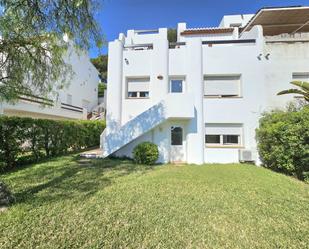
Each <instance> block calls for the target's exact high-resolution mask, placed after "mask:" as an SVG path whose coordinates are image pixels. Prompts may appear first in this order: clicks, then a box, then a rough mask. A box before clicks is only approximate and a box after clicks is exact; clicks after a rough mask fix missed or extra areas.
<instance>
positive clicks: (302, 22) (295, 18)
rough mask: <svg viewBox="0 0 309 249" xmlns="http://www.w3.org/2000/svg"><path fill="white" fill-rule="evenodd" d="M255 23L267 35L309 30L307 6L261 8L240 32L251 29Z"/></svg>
mask: <svg viewBox="0 0 309 249" xmlns="http://www.w3.org/2000/svg"><path fill="white" fill-rule="evenodd" d="M255 25H261V26H262V27H263V34H264V35H269V36H272V35H279V34H283V33H289V34H293V33H296V32H309V7H308V6H304V7H302V6H291V7H275V8H271V7H269V8H262V9H260V10H259V11H258V12H257V13H256V14H255V15H254V16H253V17H252V19H251V20H250V21H249V22H248V23H247V25H246V26H245V27H244V28H243V30H242V32H245V31H249V30H251V28H252V27H253V26H255Z"/></svg>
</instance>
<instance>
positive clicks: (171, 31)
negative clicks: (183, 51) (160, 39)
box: [167, 28, 177, 42]
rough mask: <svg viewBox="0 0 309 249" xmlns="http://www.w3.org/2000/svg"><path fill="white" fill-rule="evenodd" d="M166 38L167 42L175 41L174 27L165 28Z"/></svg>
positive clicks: (175, 31)
mask: <svg viewBox="0 0 309 249" xmlns="http://www.w3.org/2000/svg"><path fill="white" fill-rule="evenodd" d="M167 40H168V42H177V30H176V29H172V28H170V29H168V30H167Z"/></svg>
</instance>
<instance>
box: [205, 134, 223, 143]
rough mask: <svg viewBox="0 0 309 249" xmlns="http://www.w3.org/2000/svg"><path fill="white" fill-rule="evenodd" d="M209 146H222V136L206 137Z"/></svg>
mask: <svg viewBox="0 0 309 249" xmlns="http://www.w3.org/2000/svg"><path fill="white" fill-rule="evenodd" d="M205 139H206V140H205V141H206V143H207V144H220V135H205Z"/></svg>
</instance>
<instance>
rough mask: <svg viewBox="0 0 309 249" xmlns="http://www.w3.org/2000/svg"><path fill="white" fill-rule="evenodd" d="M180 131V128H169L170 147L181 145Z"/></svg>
mask: <svg viewBox="0 0 309 249" xmlns="http://www.w3.org/2000/svg"><path fill="white" fill-rule="evenodd" d="M182 131H183V130H182V128H181V127H178V126H177V127H176V126H172V127H171V145H182V135H183V134H182Z"/></svg>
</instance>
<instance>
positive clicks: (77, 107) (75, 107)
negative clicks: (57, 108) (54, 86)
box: [61, 103, 83, 113]
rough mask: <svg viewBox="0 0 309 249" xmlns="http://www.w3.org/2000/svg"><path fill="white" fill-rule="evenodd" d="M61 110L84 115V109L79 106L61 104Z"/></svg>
mask: <svg viewBox="0 0 309 249" xmlns="http://www.w3.org/2000/svg"><path fill="white" fill-rule="evenodd" d="M61 108H62V109H65V110H69V111H73V112H79V113H83V108H82V107H79V106H75V105H69V104H65V103H61Z"/></svg>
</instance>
